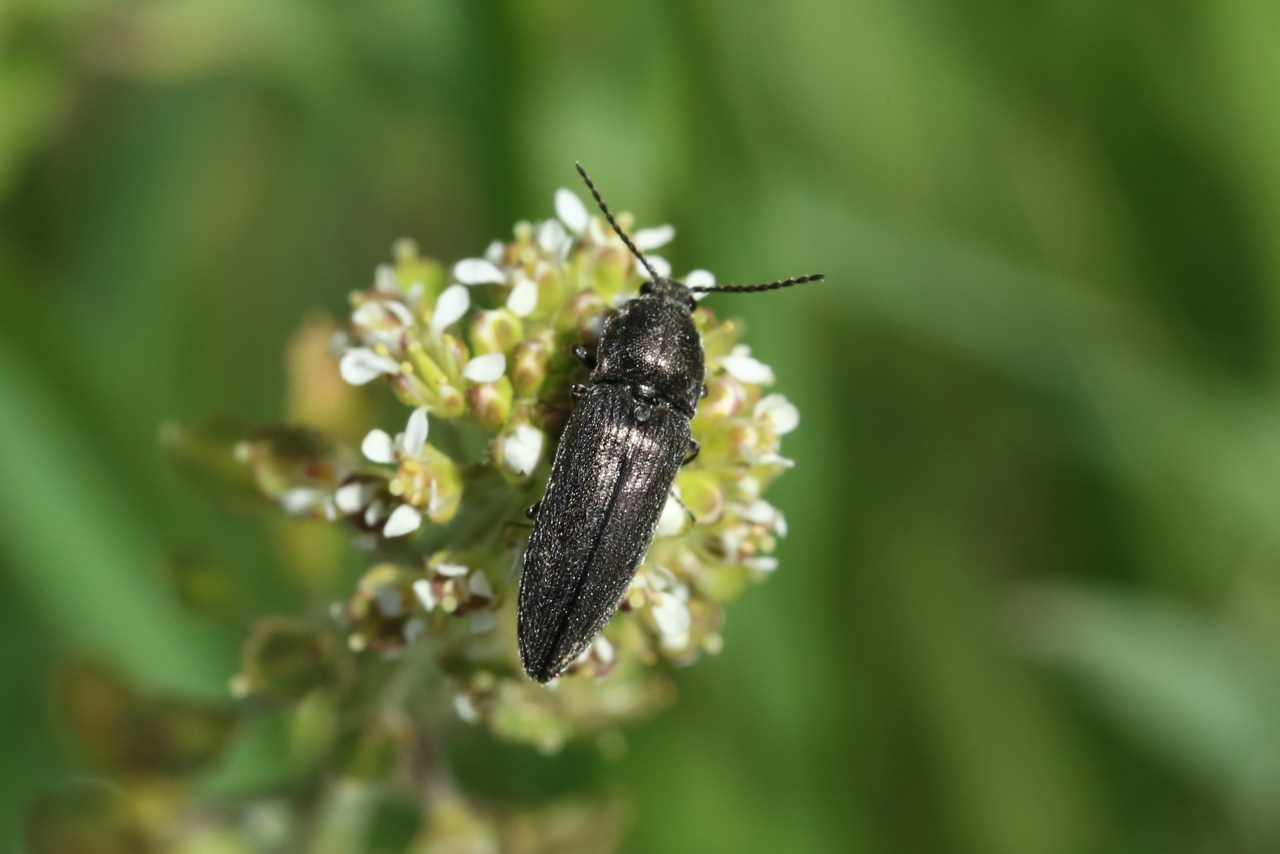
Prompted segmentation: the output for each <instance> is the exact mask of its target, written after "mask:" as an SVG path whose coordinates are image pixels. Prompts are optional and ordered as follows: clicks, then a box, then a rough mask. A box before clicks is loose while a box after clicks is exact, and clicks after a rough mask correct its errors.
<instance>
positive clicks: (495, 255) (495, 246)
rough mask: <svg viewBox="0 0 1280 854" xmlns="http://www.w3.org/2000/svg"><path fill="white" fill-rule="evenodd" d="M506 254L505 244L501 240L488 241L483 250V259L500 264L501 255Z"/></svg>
mask: <svg viewBox="0 0 1280 854" xmlns="http://www.w3.org/2000/svg"><path fill="white" fill-rule="evenodd" d="M506 254H507V244H505V243H503V242H502V241H501V240H495V241H493V242H492V243H490V244H489V245H488V246H487V247H485V250H484V260H486V261H488V262H490V263H491V264H501V263H502V257H503V256H504V255H506Z"/></svg>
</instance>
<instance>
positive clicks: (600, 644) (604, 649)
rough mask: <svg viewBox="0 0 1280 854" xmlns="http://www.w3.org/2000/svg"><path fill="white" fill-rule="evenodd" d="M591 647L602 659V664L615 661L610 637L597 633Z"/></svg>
mask: <svg viewBox="0 0 1280 854" xmlns="http://www.w3.org/2000/svg"><path fill="white" fill-rule="evenodd" d="M591 647H592V651H593V652H594V653H595V654H596V658H598V659H600V662H601V663H602V664H609V663H610V662H612V661H613V658H614V652H613V644H611V643H609V639H608V638H607V637H605V636H604V635H596V639H595V640H594V641H592V643H591Z"/></svg>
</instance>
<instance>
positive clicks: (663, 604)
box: [649, 593, 691, 637]
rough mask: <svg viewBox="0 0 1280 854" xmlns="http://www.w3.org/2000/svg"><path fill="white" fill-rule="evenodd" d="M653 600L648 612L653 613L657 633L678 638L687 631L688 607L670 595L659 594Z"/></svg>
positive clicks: (688, 621)
mask: <svg viewBox="0 0 1280 854" xmlns="http://www.w3.org/2000/svg"><path fill="white" fill-rule="evenodd" d="M654 598H655V600H656V601H655V602H653V604H651V605H650V606H649V610H650V611H651V612H652V613H653V621H654V622H655V623H657V624H658V631H660V632H662V634H663V635H666V636H668V637H678V636H679V635H682V634H684V633H685V632H687V631H689V623H690V622H691V621H690V618H689V606H687V605H685V603H684V602H682V601H681V600H680V598H679V597H678V596H675V595H673V594H671V593H659V594H658V595H657V596H656V597H654Z"/></svg>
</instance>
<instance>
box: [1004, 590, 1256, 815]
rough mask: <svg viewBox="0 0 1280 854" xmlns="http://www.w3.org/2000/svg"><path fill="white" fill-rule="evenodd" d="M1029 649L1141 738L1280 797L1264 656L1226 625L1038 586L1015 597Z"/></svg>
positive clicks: (1157, 606)
mask: <svg viewBox="0 0 1280 854" xmlns="http://www.w3.org/2000/svg"><path fill="white" fill-rule="evenodd" d="M1015 616H1016V617H1017V626H1018V628H1019V630H1020V637H1021V639H1022V642H1023V648H1024V650H1025V651H1026V652H1028V653H1029V654H1030V655H1032V656H1033V657H1035V658H1038V659H1040V660H1042V661H1046V662H1050V663H1052V664H1054V665H1057V666H1059V667H1061V668H1062V669H1064V670H1066V671H1067V672H1069V673H1071V674H1073V675H1075V676H1077V677H1080V678H1081V679H1082V682H1083V687H1084V689H1085V691H1086V693H1087V694H1088V695H1089V696H1090V697H1091V698H1092V699H1094V700H1095V701H1096V702H1097V703H1098V704H1100V706H1101V707H1102V708H1103V709H1105V710H1106V711H1107V712H1108V713H1110V714H1111V715H1112V716H1113V717H1114V718H1115V720H1116V721H1118V722H1119V723H1120V724H1121V725H1122V726H1124V727H1125V728H1127V729H1129V730H1130V731H1131V732H1132V734H1133V735H1134V736H1135V737H1136V738H1138V739H1139V740H1141V741H1145V742H1147V743H1148V744H1150V745H1152V746H1154V747H1156V748H1158V749H1160V750H1161V751H1162V752H1163V753H1165V754H1166V755H1167V756H1169V757H1171V758H1172V759H1173V760H1175V761H1176V762H1178V763H1179V764H1181V765H1182V766H1183V767H1184V768H1186V769H1188V770H1189V771H1191V772H1192V773H1193V774H1194V775H1195V776H1196V777H1199V778H1202V779H1204V780H1205V781H1206V782H1208V783H1210V784H1213V785H1216V786H1218V787H1220V788H1223V789H1225V790H1226V792H1225V793H1226V794H1227V795H1228V796H1233V797H1235V796H1241V795H1244V796H1247V797H1249V799H1250V800H1254V801H1255V802H1256V800H1255V799H1257V798H1259V797H1265V798H1267V799H1268V800H1269V801H1270V802H1271V806H1272V810H1273V811H1274V807H1275V806H1276V805H1277V802H1278V801H1280V796H1278V795H1277V792H1280V789H1277V787H1276V782H1277V781H1278V780H1280V753H1277V751H1276V750H1275V746H1276V744H1277V735H1280V728H1277V726H1276V721H1278V720H1280V706H1278V704H1277V702H1276V699H1277V698H1276V697H1275V696H1273V694H1272V693H1270V691H1269V685H1270V682H1271V677H1272V674H1271V672H1270V671H1269V670H1268V669H1267V667H1266V666H1265V665H1264V659H1263V657H1262V656H1261V655H1259V654H1258V653H1257V651H1256V650H1254V649H1252V648H1250V647H1249V646H1248V645H1247V644H1246V643H1245V642H1244V641H1243V640H1242V639H1241V638H1239V637H1237V636H1234V635H1233V634H1232V633H1231V632H1230V631H1229V630H1228V628H1227V626H1226V625H1225V624H1223V623H1216V622H1214V621H1212V620H1210V619H1208V618H1205V617H1201V616H1198V615H1196V614H1194V613H1193V612H1189V611H1187V610H1184V609H1181V608H1179V607H1177V606H1175V605H1173V604H1169V603H1165V602H1160V601H1156V600H1152V599H1149V598H1148V599H1142V598H1138V597H1125V596H1122V595H1118V594H1115V593H1107V592H1103V591H1101V590H1097V591H1091V590H1086V589H1080V588H1072V587H1067V586H1051V585H1040V586H1037V587H1034V588H1030V589H1027V590H1024V591H1022V592H1021V593H1020V594H1019V595H1018V596H1017V597H1016V598H1015Z"/></svg>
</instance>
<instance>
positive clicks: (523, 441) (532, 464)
mask: <svg viewBox="0 0 1280 854" xmlns="http://www.w3.org/2000/svg"><path fill="white" fill-rule="evenodd" d="M545 444H546V442H545V437H544V436H543V435H542V431H541V430H539V429H538V428H537V427H530V426H529V425H528V424H518V425H516V428H515V430H513V431H512V432H511V433H510V434H509V435H508V436H506V437H505V438H503V440H502V462H503V464H504V465H506V467H507V468H509V469H511V471H513V472H515V473H516V474H518V475H521V476H523V477H528V476H529V475H531V474H533V470H534V469H536V468H537V467H538V463H540V462H541V461H542V448H543V445H545Z"/></svg>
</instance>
